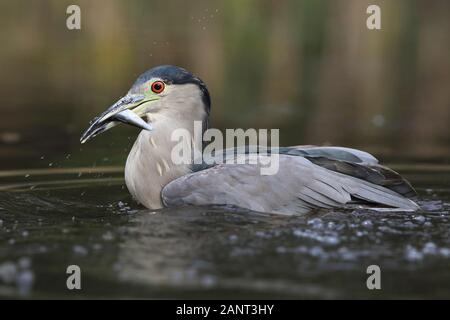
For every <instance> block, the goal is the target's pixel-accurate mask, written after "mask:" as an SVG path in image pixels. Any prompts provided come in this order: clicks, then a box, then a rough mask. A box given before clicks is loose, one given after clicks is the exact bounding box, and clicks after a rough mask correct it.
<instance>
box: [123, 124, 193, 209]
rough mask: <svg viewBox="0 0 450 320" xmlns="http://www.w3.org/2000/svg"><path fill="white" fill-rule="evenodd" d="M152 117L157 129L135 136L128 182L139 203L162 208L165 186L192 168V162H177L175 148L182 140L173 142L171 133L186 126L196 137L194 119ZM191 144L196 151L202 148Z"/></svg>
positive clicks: (130, 157)
mask: <svg viewBox="0 0 450 320" xmlns="http://www.w3.org/2000/svg"><path fill="white" fill-rule="evenodd" d="M150 120H153V121H151V122H152V124H153V126H154V130H153V131H151V132H149V131H145V130H143V131H141V133H140V134H139V136H138V138H137V139H136V141H135V143H134V145H133V148H132V149H131V151H130V154H129V155H128V158H127V162H126V165H125V182H126V185H127V188H128V190H129V191H130V193H131V194H132V196H133V197H134V198H135V199H136V200H137V201H138V202H140V203H141V204H143V205H144V206H146V207H147V208H151V209H159V208H162V207H163V206H164V205H163V203H162V200H161V191H162V189H163V188H164V186H165V185H166V184H168V183H169V182H171V181H172V180H174V179H177V178H179V177H181V176H183V175H186V174H188V173H189V172H190V171H191V165H190V164H189V163H183V164H177V162H176V161H175V163H174V161H173V159H172V150H173V149H174V147H175V146H176V145H177V144H179V141H172V139H171V138H172V133H173V132H174V130H176V129H180V128H183V129H185V130H186V131H187V132H189V134H190V136H191V137H194V121H193V120H191V121H188V120H186V119H181V118H180V119H173V118H171V119H164V118H161V117H159V118H158V119H150ZM191 145H193V147H194V149H196V150H195V151H201V150H198V148H197V144H196V143H192V144H191ZM200 148H201V145H200ZM191 161H192V158H191Z"/></svg>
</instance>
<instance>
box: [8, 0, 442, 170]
mask: <svg viewBox="0 0 450 320" xmlns="http://www.w3.org/2000/svg"><path fill="white" fill-rule="evenodd" d="M70 4H78V5H79V6H80V7H81V11H82V12H81V13H82V29H81V30H79V31H70V30H68V29H67V28H66V18H67V14H66V8H67V6H68V5H70ZM369 4H378V5H379V6H380V7H381V10H382V30H380V31H370V30H368V29H367V28H366V19H367V16H368V15H367V14H366V8H367V7H368V5H369ZM0 40H1V50H0V106H1V107H0V108H1V109H0V110H1V117H0V158H1V159H2V160H1V161H2V162H1V167H0V168H2V169H6V168H13V167H40V166H47V165H48V163H49V162H50V161H54V160H55V161H56V162H55V165H57V166H66V165H67V166H69V165H70V166H78V165H92V164H93V163H97V162H98V161H102V160H101V159H103V160H104V163H105V164H120V165H121V164H123V161H124V158H125V157H126V154H127V152H128V150H129V148H130V147H131V143H132V141H129V140H133V139H134V136H135V135H136V130H135V129H133V128H124V127H121V128H115V129H114V130H111V131H110V132H108V133H105V134H104V135H102V136H100V137H98V138H97V139H96V140H95V141H93V142H92V143H90V144H89V145H87V146H86V147H84V146H83V148H82V149H81V151H80V145H79V142H78V139H79V136H80V134H81V132H82V131H83V130H84V128H85V127H86V125H87V123H88V121H89V120H90V119H91V118H92V117H94V116H95V115H96V114H97V113H99V112H101V111H102V110H103V109H105V108H106V107H108V106H109V105H110V104H111V103H112V102H114V101H115V100H116V99H117V98H118V97H119V96H121V95H123V94H125V93H126V91H127V90H128V88H129V86H130V85H131V84H132V83H133V81H134V79H135V78H136V77H137V76H138V75H139V74H140V73H141V72H143V71H145V70H146V69H147V68H150V67H152V66H155V65H158V64H163V63H169V64H176V65H180V66H183V67H185V68H187V69H189V70H190V71H192V72H193V73H195V74H197V75H199V76H200V77H201V78H202V79H203V80H204V81H205V82H206V83H207V85H208V87H209V89H210V92H211V95H212V99H213V106H212V115H211V123H212V125H213V126H214V127H218V128H234V127H242V128H249V127H256V128H280V133H281V144H283V145H288V144H334V145H345V146H351V147H359V148H364V149H366V150H368V151H371V152H374V153H376V155H382V156H385V157H387V158H388V159H391V160H396V159H406V161H434V162H446V161H448V156H449V154H450V152H449V142H450V135H449V132H450V131H449V128H448V125H449V120H450V59H449V52H450V2H449V1H445V0H442V1H439V0H436V1H426V0H421V1H419V0H417V1H416V0H396V1H378V0H372V1H366V0H328V1H325V0H323V1H321V0H289V1H276V0H267V1H262V0H227V1H211V0H204V1H144V0H142V1H138V0H134V1H113V0H99V1H87V0H82V1H75V2H74V1H61V0H53V1H49V0H43V1H24V0H21V1H4V0H3V1H1V2H0ZM69 155H71V156H69ZM41 158H43V159H41ZM66 158H67V159H66ZM66 160H67V161H66Z"/></svg>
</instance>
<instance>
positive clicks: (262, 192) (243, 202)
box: [162, 154, 418, 214]
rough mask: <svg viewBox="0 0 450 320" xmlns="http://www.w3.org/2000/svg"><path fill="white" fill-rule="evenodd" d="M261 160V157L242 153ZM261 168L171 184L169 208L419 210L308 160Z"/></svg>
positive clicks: (229, 168)
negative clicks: (356, 204)
mask: <svg viewBox="0 0 450 320" xmlns="http://www.w3.org/2000/svg"><path fill="white" fill-rule="evenodd" d="M242 157H245V158H246V159H247V160H248V159H249V158H255V157H256V158H257V159H259V158H260V157H261V156H260V155H255V154H243V155H239V156H237V157H236V158H242ZM260 169H261V165H259V164H219V165H215V166H213V167H210V168H207V169H204V170H201V171H198V172H193V173H191V174H188V175H186V176H183V177H181V178H178V179H176V180H174V181H172V182H170V183H169V184H168V185H167V186H165V187H164V189H163V191H162V198H163V201H164V203H165V204H166V205H167V206H180V205H211V204H212V205H231V206H238V207H242V208H247V209H250V210H254V211H262V212H273V213H285V214H295V213H305V212H308V211H310V210H311V209H315V208H339V207H343V206H345V204H347V203H350V202H352V200H353V199H355V198H356V199H361V200H364V201H367V202H370V203H376V204H380V205H384V206H389V207H396V208H402V209H405V210H416V209H418V206H417V205H416V204H415V203H414V202H413V201H411V200H409V199H407V198H405V197H403V196H401V195H400V194H398V193H396V192H395V191H393V190H390V189H388V188H386V187H384V186H380V185H377V184H374V183H372V182H368V181H365V180H363V179H360V178H356V177H353V176H350V175H346V174H343V173H340V172H337V171H333V170H329V169H327V168H324V167H322V166H320V165H317V164H314V163H313V162H312V161H310V160H309V159H307V158H305V157H301V156H293V155H287V154H280V155H279V170H278V172H277V173H276V174H274V175H261V171H260Z"/></svg>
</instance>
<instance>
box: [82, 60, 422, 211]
mask: <svg viewBox="0 0 450 320" xmlns="http://www.w3.org/2000/svg"><path fill="white" fill-rule="evenodd" d="M210 104H211V103H210V96H209V92H208V89H207V88H206V86H205V84H204V83H203V81H202V80H200V79H199V78H198V77H196V76H194V75H192V74H191V73H190V72H188V71H186V70H185V69H183V68H180V67H176V66H171V65H164V66H158V67H155V68H152V69H150V70H148V71H146V72H145V73H143V74H142V75H141V76H139V78H138V79H137V80H136V82H135V83H134V84H133V86H132V87H131V89H130V91H129V92H128V93H127V95H126V96H124V97H123V98H121V99H119V101H117V102H116V103H115V104H114V105H113V106H111V107H110V108H109V109H108V110H106V111H105V112H104V113H102V114H101V115H100V116H98V117H97V118H95V119H94V120H93V121H92V122H91V124H90V126H89V128H88V129H87V130H86V132H85V133H84V134H83V136H82V137H81V142H82V143H84V142H86V141H87V140H89V139H90V138H92V137H94V136H95V135H97V134H99V133H101V132H104V131H106V130H108V129H110V128H112V127H114V126H115V125H117V124H118V123H128V124H131V125H134V126H136V127H139V128H142V129H143V130H142V131H141V132H140V134H139V136H138V138H137V140H136V142H135V143H134V145H133V148H132V149H131V152H130V154H129V155H128V159H127V162H126V166H125V181H126V185H127V187H128V190H129V191H130V193H131V194H132V195H133V197H134V198H135V199H136V200H137V201H138V202H140V203H141V204H143V205H144V206H146V207H148V208H151V209H158V208H163V207H165V206H167V207H169V206H180V205H200V206H201V205H224V206H237V207H241V208H246V209H250V210H254V211H261V212H272V213H285V214H295V213H305V212H308V211H310V210H312V209H317V208H342V207H346V206H352V205H354V204H361V205H368V206H380V207H388V208H400V209H405V210H416V209H418V208H419V207H418V205H417V204H416V203H415V202H414V201H412V200H410V199H408V198H410V197H412V196H414V195H415V191H414V189H413V188H412V187H411V185H410V184H409V183H408V182H407V181H406V180H405V179H403V178H402V177H400V175H399V174H397V173H395V172H394V171H392V170H390V169H388V168H386V167H383V166H380V165H379V164H378V161H377V159H375V158H374V157H373V156H372V155H370V154H368V153H366V152H364V151H360V150H355V149H349V148H341V147H312V146H305V147H301V146H296V147H285V148H279V150H278V153H277V154H278V155H279V157H278V159H279V160H278V161H279V163H278V164H279V169H278V172H277V173H276V174H273V175H262V174H261V171H260V168H259V167H260V165H258V164H251V163H243V164H239V163H242V162H238V163H221V164H219V163H216V164H214V163H213V164H209V165H198V164H197V165H196V164H194V163H193V162H192V163H181V164H180V163H178V162H177V163H175V162H174V161H172V157H171V154H172V149H173V148H174V147H175V145H176V144H177V141H174V140H173V139H172V138H171V135H172V133H173V131H174V130H176V129H179V128H184V129H186V130H187V131H188V132H190V133H191V134H192V135H194V122H195V121H200V122H201V123H202V124H203V125H202V130H203V131H204V130H206V129H207V127H208V116H209V111H210ZM193 148H200V149H201V148H202V147H201V146H200V147H198V144H195V143H193ZM194 151H199V150H194ZM193 154H195V152H193ZM258 156H259V155H257V154H255V153H254V152H252V151H248V150H245V151H242V150H241V151H240V152H239V154H238V155H236V157H241V158H249V157H258Z"/></svg>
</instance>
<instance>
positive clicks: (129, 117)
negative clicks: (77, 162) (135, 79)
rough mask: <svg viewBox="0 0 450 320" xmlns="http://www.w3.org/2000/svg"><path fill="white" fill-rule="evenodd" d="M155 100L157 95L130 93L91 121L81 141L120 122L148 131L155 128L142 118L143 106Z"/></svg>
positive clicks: (85, 140) (83, 141)
mask: <svg viewBox="0 0 450 320" xmlns="http://www.w3.org/2000/svg"><path fill="white" fill-rule="evenodd" d="M154 100H157V97H154V96H150V97H149V96H146V95H144V94H128V95H126V96H124V97H122V98H120V99H119V100H118V101H117V102H116V103H114V104H113V105H112V106H111V107H110V108H108V109H107V110H106V111H105V112H103V113H102V114H101V115H99V116H98V117H96V118H94V119H93V120H92V121H91V122H90V123H89V127H88V128H87V130H86V131H85V132H84V133H83V135H82V136H81V138H80V141H81V143H85V142H87V141H88V140H90V139H92V138H94V137H95V136H96V135H98V134H100V133H102V132H105V131H106V130H109V129H111V128H112V127H115V126H116V125H117V124H119V123H126V124H129V125H132V126H135V127H138V128H141V129H144V130H148V131H151V130H153V127H152V125H151V124H150V123H147V122H146V121H144V120H143V119H142V116H143V115H144V114H143V111H144V109H145V108H142V106H143V104H145V103H147V102H150V101H154ZM140 106H141V107H140Z"/></svg>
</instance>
